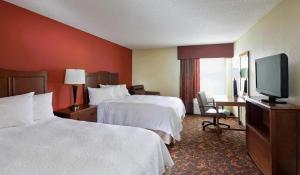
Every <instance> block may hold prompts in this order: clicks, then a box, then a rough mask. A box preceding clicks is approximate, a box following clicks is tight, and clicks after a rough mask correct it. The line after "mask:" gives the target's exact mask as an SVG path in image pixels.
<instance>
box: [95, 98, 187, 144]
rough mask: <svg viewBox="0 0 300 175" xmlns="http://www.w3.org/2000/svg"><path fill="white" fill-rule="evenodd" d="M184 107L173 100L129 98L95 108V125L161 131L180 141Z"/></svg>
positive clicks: (178, 101) (110, 101)
mask: <svg viewBox="0 0 300 175" xmlns="http://www.w3.org/2000/svg"><path fill="white" fill-rule="evenodd" d="M185 112H186V111H185V107H184V104H183V102H182V101H181V99H179V98H177V97H165V96H155V95H131V96H126V97H124V98H120V99H113V100H106V101H104V102H101V103H100V104H98V112H97V115H98V117H97V118H98V122H101V123H108V124H114V125H125V126H134V127H141V128H146V129H151V130H159V131H163V132H165V133H167V134H170V135H171V136H172V137H173V138H174V139H175V140H180V132H181V131H182V119H183V117H184V116H185Z"/></svg>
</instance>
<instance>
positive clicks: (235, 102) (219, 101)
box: [214, 96, 246, 125]
mask: <svg viewBox="0 0 300 175" xmlns="http://www.w3.org/2000/svg"><path fill="white" fill-rule="evenodd" d="M214 100H215V103H216V107H217V109H219V107H224V106H237V107H238V116H237V117H238V120H239V125H241V124H242V123H241V118H240V108H241V107H242V106H246V101H245V99H244V98H243V97H231V98H229V97H226V96H216V97H215V98H214Z"/></svg>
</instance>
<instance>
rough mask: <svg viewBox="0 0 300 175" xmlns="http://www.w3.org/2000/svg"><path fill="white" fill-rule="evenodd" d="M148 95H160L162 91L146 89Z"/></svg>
mask: <svg viewBox="0 0 300 175" xmlns="http://www.w3.org/2000/svg"><path fill="white" fill-rule="evenodd" d="M145 94H146V95H160V92H155V91H145Z"/></svg>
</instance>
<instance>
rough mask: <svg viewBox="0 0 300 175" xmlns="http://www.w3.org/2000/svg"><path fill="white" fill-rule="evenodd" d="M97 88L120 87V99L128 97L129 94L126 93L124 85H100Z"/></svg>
mask: <svg viewBox="0 0 300 175" xmlns="http://www.w3.org/2000/svg"><path fill="white" fill-rule="evenodd" d="M99 86H100V87H101V88H104V87H120V91H121V92H122V97H125V96H129V95H130V94H129V92H128V89H127V88H126V84H120V85H103V84H100V85H99Z"/></svg>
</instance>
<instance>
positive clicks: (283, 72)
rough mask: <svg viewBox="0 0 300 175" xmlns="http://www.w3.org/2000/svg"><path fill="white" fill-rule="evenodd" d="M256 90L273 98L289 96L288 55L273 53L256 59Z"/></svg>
mask: <svg viewBox="0 0 300 175" xmlns="http://www.w3.org/2000/svg"><path fill="white" fill-rule="evenodd" d="M255 70H256V90H257V92H259V93H261V94H263V95H267V96H269V97H273V98H287V97H288V89H289V88H288V84H289V83H288V79H289V78H288V57H287V55H285V54H279V55H273V56H269V57H265V58H260V59H256V60H255Z"/></svg>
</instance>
